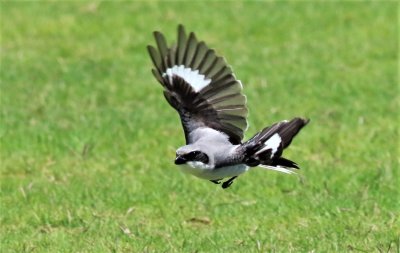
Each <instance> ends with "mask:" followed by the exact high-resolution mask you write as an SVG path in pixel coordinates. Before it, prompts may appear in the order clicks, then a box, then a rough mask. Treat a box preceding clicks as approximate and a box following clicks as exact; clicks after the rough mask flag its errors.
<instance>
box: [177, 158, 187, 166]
mask: <svg viewBox="0 0 400 253" xmlns="http://www.w3.org/2000/svg"><path fill="white" fill-rule="evenodd" d="M185 163H186V159H185V158H183V157H182V156H177V157H176V158H175V164H177V165H179V164H185Z"/></svg>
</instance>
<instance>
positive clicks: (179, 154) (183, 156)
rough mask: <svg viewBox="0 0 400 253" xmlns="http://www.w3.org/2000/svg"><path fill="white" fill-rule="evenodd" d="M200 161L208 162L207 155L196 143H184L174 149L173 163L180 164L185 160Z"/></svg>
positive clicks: (185, 161)
mask: <svg viewBox="0 0 400 253" xmlns="http://www.w3.org/2000/svg"><path fill="white" fill-rule="evenodd" d="M195 161H198V162H202V163H204V164H207V163H208V162H209V157H208V155H207V154H206V153H205V152H204V151H201V150H200V147H198V146H196V145H186V146H183V147H180V148H178V150H177V151H176V158H175V164H177V165H181V164H185V163H187V162H195Z"/></svg>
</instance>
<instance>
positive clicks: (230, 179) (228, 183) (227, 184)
mask: <svg viewBox="0 0 400 253" xmlns="http://www.w3.org/2000/svg"><path fill="white" fill-rule="evenodd" d="M235 178H237V176H234V177H231V178H229V179H228V180H226V181H225V182H223V183H222V188H224V189H226V188H228V187H229V186H231V184H232V183H233V180H235Z"/></svg>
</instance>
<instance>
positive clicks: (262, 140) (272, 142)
mask: <svg viewBox="0 0 400 253" xmlns="http://www.w3.org/2000/svg"><path fill="white" fill-rule="evenodd" d="M308 122H309V120H308V119H302V118H294V119H292V120H290V121H287V120H285V121H281V122H278V123H275V124H273V125H272V126H270V127H266V128H264V129H263V130H262V131H260V132H259V133H257V134H256V135H255V136H253V137H252V138H251V139H250V140H248V141H246V142H245V143H243V144H242V148H243V151H244V154H245V161H244V163H245V164H246V165H248V166H251V167H254V166H261V167H263V168H266V169H271V170H276V171H280V172H284V173H293V169H299V167H298V165H297V164H296V163H295V162H293V161H291V160H288V159H286V158H283V157H281V155H282V152H283V150H284V149H285V148H287V147H288V146H289V145H290V143H291V142H292V140H293V138H294V136H296V134H297V133H298V132H299V131H300V130H301V129H302V128H303V127H304V126H305V125H307V123H308Z"/></svg>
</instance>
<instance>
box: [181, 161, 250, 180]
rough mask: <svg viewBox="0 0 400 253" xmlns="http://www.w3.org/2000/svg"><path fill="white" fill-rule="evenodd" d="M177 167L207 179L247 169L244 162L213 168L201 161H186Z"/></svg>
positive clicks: (215, 178) (231, 175) (219, 177)
mask: <svg viewBox="0 0 400 253" xmlns="http://www.w3.org/2000/svg"><path fill="white" fill-rule="evenodd" d="M179 168H180V169H181V170H182V171H183V172H185V173H189V174H192V175H194V176H196V177H199V178H203V179H207V180H218V179H223V178H227V177H234V176H238V175H240V174H242V173H244V172H246V171H247V169H248V167H247V166H246V165H245V164H237V165H232V166H227V167H222V168H218V169H214V168H212V167H211V166H209V165H207V164H204V163H202V162H188V163H187V164H183V165H179Z"/></svg>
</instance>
